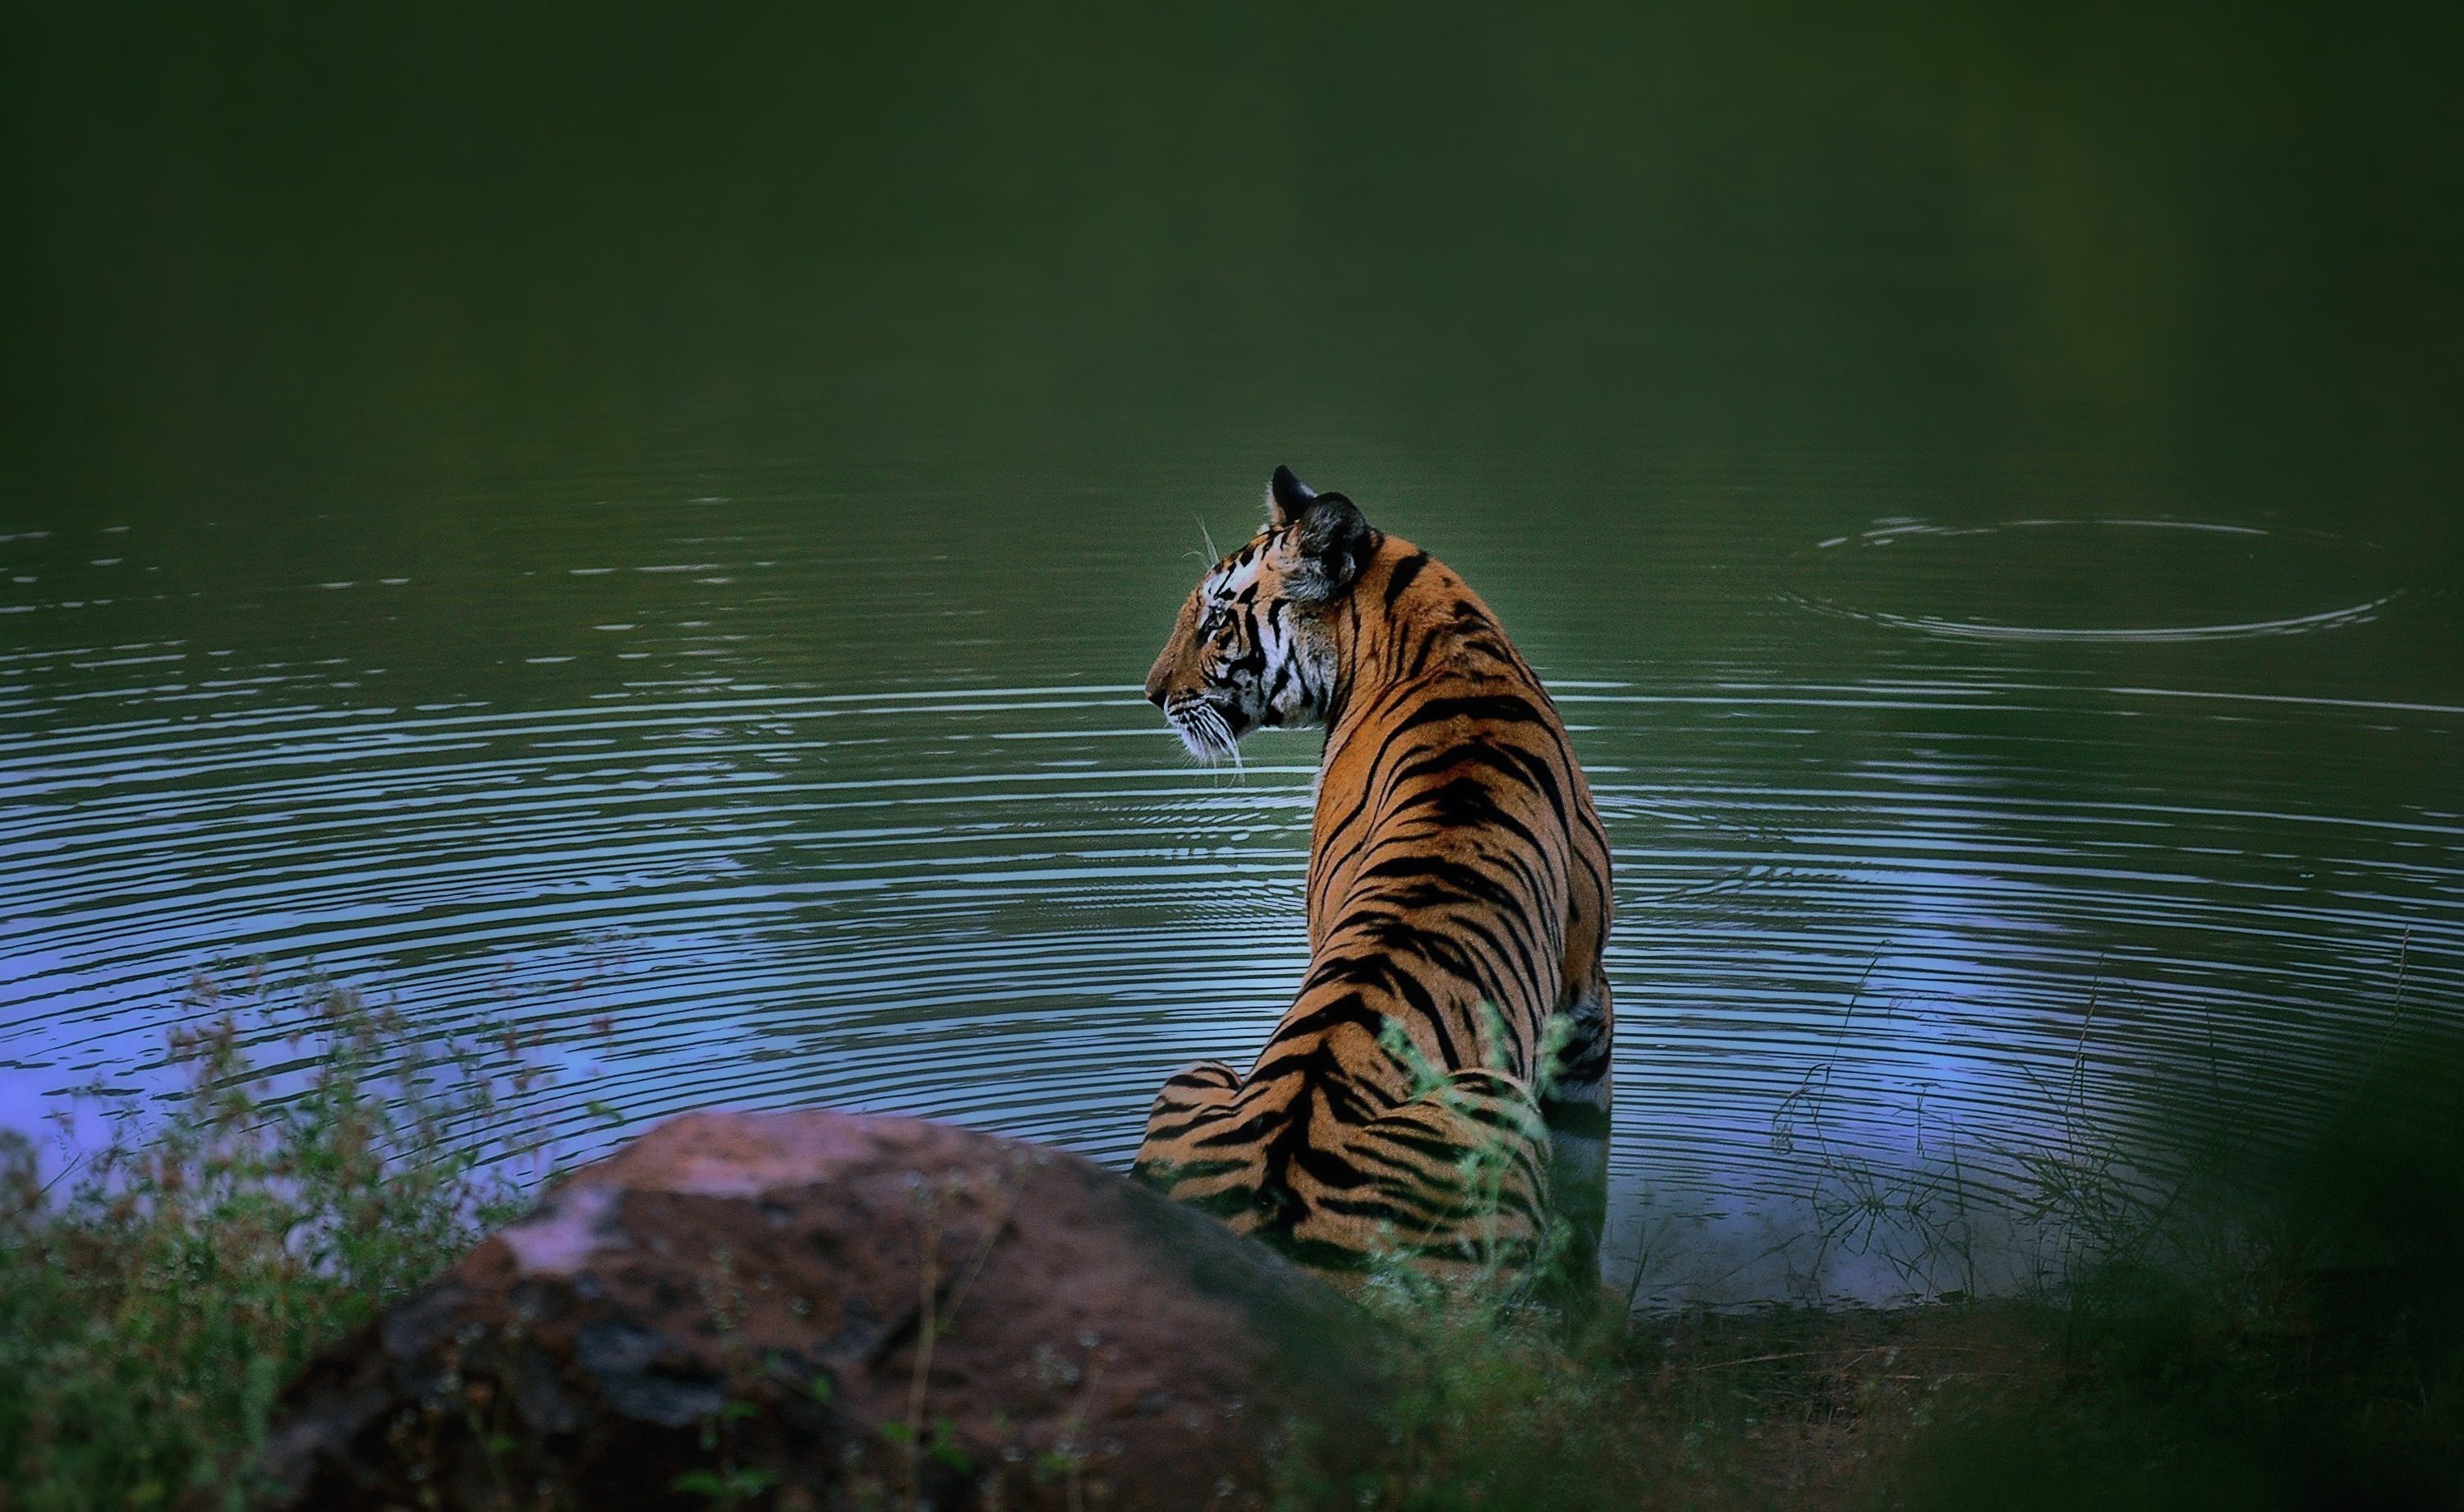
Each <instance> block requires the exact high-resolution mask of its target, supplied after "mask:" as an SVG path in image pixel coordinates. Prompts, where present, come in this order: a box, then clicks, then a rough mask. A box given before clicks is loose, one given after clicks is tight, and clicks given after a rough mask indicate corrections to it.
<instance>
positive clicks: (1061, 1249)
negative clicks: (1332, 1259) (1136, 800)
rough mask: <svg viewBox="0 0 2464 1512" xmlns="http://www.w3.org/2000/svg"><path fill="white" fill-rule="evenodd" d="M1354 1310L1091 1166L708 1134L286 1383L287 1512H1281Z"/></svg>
mask: <svg viewBox="0 0 2464 1512" xmlns="http://www.w3.org/2000/svg"><path fill="white" fill-rule="evenodd" d="M1379 1344H1380V1340H1379V1338H1378V1337H1377V1333H1376V1330H1375V1326H1373V1325H1372V1324H1371V1323H1370V1322H1369V1321H1368V1319H1367V1318H1366V1317H1365V1315H1363V1314H1361V1313H1360V1312H1359V1311H1358V1310H1357V1309H1355V1308H1354V1307H1353V1305H1352V1304H1350V1303H1348V1302H1346V1301H1345V1300H1343V1299H1342V1298H1340V1297H1338V1296H1337V1295H1336V1294H1335V1293H1334V1292H1333V1291H1331V1289H1329V1288H1328V1287H1326V1286H1325V1285H1323V1284H1322V1283H1320V1282H1317V1281H1315V1280H1313V1279H1312V1278H1310V1277H1309V1276H1307V1275H1305V1274H1304V1273H1302V1272H1300V1271H1299V1270H1297V1269H1295V1268H1293V1267H1291V1266H1290V1265H1288V1264H1287V1263H1285V1262H1284V1261H1283V1260H1279V1259H1277V1258H1276V1257H1274V1256H1272V1255H1270V1254H1268V1253H1267V1252H1265V1250H1264V1249H1261V1248H1259V1247H1257V1246H1255V1245H1253V1244H1251V1243H1249V1242H1248V1241H1246V1240H1243V1239H1240V1238H1235V1237H1233V1236H1232V1235H1231V1234H1229V1233H1227V1232H1226V1231H1224V1230H1223V1229H1222V1228H1221V1226H1219V1225H1218V1224H1216V1223H1214V1222H1213V1221H1212V1220H1210V1219H1207V1218H1205V1217H1203V1216H1199V1215H1198V1214H1196V1213H1193V1212H1190V1211H1188V1210H1186V1209H1183V1208H1179V1207H1176V1206H1174V1205H1173V1204H1171V1203H1169V1202H1166V1201H1164V1200H1163V1199H1162V1198H1160V1197H1158V1196H1156V1195H1155V1194H1152V1193H1149V1192H1147V1191H1145V1190H1143V1189H1141V1188H1138V1187H1135V1186H1133V1185H1132V1184H1131V1183H1130V1182H1128V1181H1127V1180H1125V1179H1124V1178H1122V1177H1120V1176H1117V1175H1113V1174H1111V1173H1110V1172H1104V1171H1101V1170H1098V1169H1097V1168H1095V1167H1094V1166H1091V1165H1089V1164H1088V1163H1087V1162H1085V1161H1083V1160H1080V1159H1078V1158H1076V1157H1074V1156H1071V1155H1067V1154H1062V1153H1059V1152H1057V1151H1054V1150H1045V1149H1041V1148H1038V1147H1036V1146H1032V1145H1025V1144H1021V1143H1018V1142H1015V1141H1011V1140H1005V1139H1000V1138H996V1137H993V1136H991V1135H987V1134H980V1133H975V1132H971V1131H969V1130H966V1129H954V1128H949V1127H946V1126H942V1125H938V1124H930V1123H925V1122H922V1121H920V1120H915V1119H906V1118H874V1117H863V1116H858V1115H852V1114H843V1113H833V1112H824V1111H813V1112H793V1113H760V1114H719V1113H697V1114H693V1115H690V1116H687V1117H684V1118H679V1119H676V1120H674V1121H672V1122H671V1123H668V1124H665V1125H662V1126H660V1127H659V1128H658V1129H653V1130H652V1131H651V1132H649V1134H646V1135H644V1136H643V1137H642V1138H640V1139H639V1140H637V1141H635V1142H634V1143H633V1144H631V1145H630V1146H628V1147H627V1148H626V1149H625V1150H622V1151H621V1152H619V1153H618V1154H616V1155H614V1156H612V1157H610V1158H609V1159H606V1160H604V1161H601V1162H599V1163H598V1164H596V1165H593V1166H590V1167H588V1168H586V1169H584V1170H583V1171H581V1172H577V1173H575V1174H574V1175H572V1176H570V1177H568V1178H566V1179H565V1180H563V1181H561V1182H559V1183H558V1184H557V1185H556V1186H555V1187H554V1188H553V1189H551V1190H550V1192H549V1193H548V1194H547V1196H546V1197H545V1199H544V1200H542V1201H541V1202H540V1204H539V1208H538V1209H537V1210H536V1211H535V1212H533V1213H532V1214H531V1215H530V1216H528V1217H526V1218H524V1219H522V1220H521V1221H520V1222H518V1223H516V1224H514V1225H512V1226H511V1227H508V1228H506V1229H505V1230H503V1231H502V1232H501V1233H498V1234H497V1235H495V1237H493V1238H489V1239H488V1240H486V1241H485V1242H483V1243H482V1244H480V1245H479V1246H478V1247H477V1248H476V1249H474V1250H473V1251H472V1252H471V1253H470V1254H469V1255H468V1256H466V1257H464V1258H463V1260H461V1261H460V1262H459V1263H457V1264H456V1265H454V1266H453V1267H452V1268H451V1270H449V1271H447V1272H446V1273H445V1274H444V1275H443V1276H441V1277H439V1278H438V1279H437V1280H436V1281H435V1282H431V1283H430V1284H429V1286H428V1287H427V1288H426V1289H425V1290H423V1291H421V1292H420V1293H419V1294H418V1295H416V1296H414V1297H412V1298H410V1299H409V1300H407V1301H406V1302H404V1303H402V1304H399V1305H397V1306H395V1307H393V1308H391V1309H390V1310H388V1311H387V1312H385V1314H384V1315H383V1316H382V1317H381V1318H379V1319H378V1320H377V1321H376V1322H375V1323H374V1324H373V1325H371V1326H368V1327H367V1328H364V1329H363V1330H362V1331H361V1332H360V1333H359V1334H357V1335H356V1336H354V1337H352V1338H350V1339H348V1340H346V1341H344V1342H343V1343H342V1344H341V1345H340V1346H338V1347H336V1348H332V1349H329V1350H328V1351H326V1352H325V1353H324V1354H323V1355H322V1356H320V1357H319V1360H318V1361H317V1362H316V1363H314V1364H313V1365H311V1366H310V1368H309V1369H308V1370H306V1371H305V1372H304V1373H303V1374H302V1375H301V1377H300V1378H299V1379H298V1380H297V1381H296V1382H295V1383H293V1385H292V1386H291V1388H290V1389H289V1391H287V1392H286V1393H285V1394H284V1396H283V1398H282V1400H281V1402H280V1404H279V1406H278V1408H277V1410H276V1413H275V1426H274V1431H273V1434H272V1435H271V1437H270V1439H269V1442H268V1445H267V1451H266V1459H265V1463H266V1466H267V1468H268V1470H269V1472H270V1473H271V1475H272V1476H273V1477H274V1479H275V1483H276V1485H277V1486H278V1487H279V1494H278V1495H277V1496H276V1497H275V1499H274V1501H273V1503H272V1504H273V1505H275V1506H280V1507H300V1508H305V1507H318V1508H324V1507H334V1508H380V1507H423V1506H435V1507H449V1508H451V1507H473V1508H475V1507H522V1508H530V1507H536V1506H561V1507H575V1508H589V1509H603V1508H625V1507H652V1506H660V1507H665V1506H697V1507H706V1506H715V1505H730V1504H733V1505H761V1506H779V1507H798V1506H804V1507H823V1506H842V1505H846V1506H891V1507H907V1506H927V1505H929V1506H934V1507H939V1508H959V1507H975V1506H984V1507H994V1506H998V1507H1043V1506H1050V1507H1067V1508H1071V1509H1073V1512H1074V1509H1076V1508H1081V1507H1090V1506H1101V1505H1111V1506H1116V1507H1176V1508H1178V1507H1190V1508H1206V1507H1215V1506H1249V1505H1259V1504H1263V1503H1264V1501H1265V1500H1266V1497H1267V1495H1268V1492H1269V1488H1270V1486H1271V1484H1272V1482H1273V1480H1274V1478H1275V1476H1276V1474H1277V1473H1278V1471H1279V1469H1280V1468H1281V1467H1282V1466H1283V1465H1284V1464H1285V1463H1286V1461H1287V1459H1288V1455H1289V1449H1290V1444H1289V1440H1288V1437H1287V1435H1289V1434H1290V1433H1291V1432H1292V1430H1293V1426H1294V1424H1295V1423H1297V1422H1301V1421H1304V1420H1306V1421H1309V1422H1314V1423H1317V1424H1319V1425H1321V1428H1322V1432H1320V1433H1319V1434H1318V1435H1316V1438H1317V1441H1318V1442H1319V1443H1321V1444H1322V1445H1324V1444H1339V1443H1343V1442H1346V1441H1347V1440H1348V1439H1349V1438H1350V1437H1351V1436H1353V1435H1355V1434H1357V1432H1358V1430H1359V1428H1360V1427H1361V1414H1362V1413H1364V1412H1365V1410H1366V1409H1367V1408H1368V1407H1369V1406H1370V1405H1371V1404H1372V1402H1373V1400H1374V1396H1375V1391H1376V1386H1377V1373H1376V1360H1377V1358H1378V1355H1379V1352H1380V1351H1379Z"/></svg>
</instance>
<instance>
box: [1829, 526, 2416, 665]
mask: <svg viewBox="0 0 2464 1512" xmlns="http://www.w3.org/2000/svg"><path fill="white" fill-rule="evenodd" d="M1799 567H1800V569H1801V570H1800V574H1799V584H1798V585H1797V586H1794V587H1792V588H1791V589H1790V590H1789V597H1790V598H1791V599H1793V601H1795V602H1796V603H1801V604H1803V605H1805V606H1806V607H1809V608H1813V609H1815V610H1818V611H1821V612H1824V613H1830V614H1837V615H1844V616H1846V617H1849V618H1852V619H1859V620H1864V621H1868V622H1870V623H1873V624H1877V625H1889V626H1892V627H1893V628H1896V629H1903V630H1912V631H1915V632H1917V633H1919V634H1924V635H1931V636H1941V637H1945V638H1948V639H1954V640H1992V641H2070V642H2100V641H2103V642H2166V641H2223V640H2240V639H2246V638H2251V637H2255V636H2268V635H2299V634H2305V633H2309V632H2313V631H2318V630H2328V629H2334V628H2337V627H2339V626H2342V625H2360V624H2365V623H2366V622H2368V621H2371V620H2375V619H2378V618H2379V617H2380V616H2381V615H2382V614H2384V613H2385V612H2386V611H2387V608H2388V607H2389V605H2391V604H2393V603H2395V602H2396V601H2397V600H2398V599H2400V598H2402V597H2403V596H2404V589H2403V588H2402V587H2401V586H2398V585H2397V584H2396V583H2395V582H2394V581H2393V580H2394V579H2395V578H2396V577H2397V570H2396V566H2395V564H2394V563H2393V561H2392V560H2391V559H2389V557H2388V554H2387V552H2386V551H2385V550H2384V549H2383V548H2380V547H2378V546H2374V545H2372V544H2370V543H2368V542H2366V541H2361V540H2355V539H2353V538H2351V537H2341V536H2333V535H2328V534H2325V533H2322V532H2317V531H2295V532H2277V531H2270V530H2263V529H2259V528H2255V527H2253V526H2247V525H2216V524H2205V523H2200V522H2195V521H2188V520H2166V519H2018V520H2010V521H2006V522H2004V523H2001V524H1993V525H1972V526H1959V525H1943V524H1934V523H1927V522H1923V521H1909V520H1893V521H1886V522H1884V523H1883V524H1881V525H1880V526H1878V527H1876V528H1875V529H1873V530H1869V531H1863V532H1860V533H1859V534H1857V535H1854V536H1839V537H1833V538H1831V539H1829V540H1826V541H1822V542H1820V543H1819V544H1817V545H1815V546H1813V547H1810V548H1808V549H1807V550H1806V551H1804V552H1802V553H1800V554H1799Z"/></svg>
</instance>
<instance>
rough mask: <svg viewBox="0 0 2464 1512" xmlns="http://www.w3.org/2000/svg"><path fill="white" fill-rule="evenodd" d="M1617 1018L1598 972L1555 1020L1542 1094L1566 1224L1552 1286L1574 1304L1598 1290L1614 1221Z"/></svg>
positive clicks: (1554, 1189) (1584, 1305)
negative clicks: (1607, 1232) (1606, 1232)
mask: <svg viewBox="0 0 2464 1512" xmlns="http://www.w3.org/2000/svg"><path fill="white" fill-rule="evenodd" d="M1613 1024H1614V1015H1613V1013H1612V1011H1611V1007H1610V1002H1609V984H1608V979H1607V978H1606V977H1597V978H1595V979H1594V980H1593V981H1591V982H1589V983H1587V984H1585V985H1584V986H1583V987H1582V988H1581V989H1580V990H1578V991H1577V992H1576V993H1575V994H1574V995H1573V997H1571V998H1570V1000H1569V1001H1568V1003H1567V1005H1566V1007H1565V1009H1564V1010H1563V1011H1562V1012H1561V1013H1560V1014H1559V1015H1558V1016H1557V1018H1556V1019H1555V1020H1554V1022H1553V1024H1552V1031H1553V1033H1554V1035H1555V1036H1556V1038H1557V1040H1558V1044H1557V1053H1556V1056H1555V1058H1554V1061H1553V1063H1552V1066H1551V1074H1550V1076H1549V1078H1548V1081H1547V1085H1546V1086H1545V1087H1544V1089H1543V1091H1542V1093H1541V1098H1540V1117H1541V1120H1542V1122H1543V1123H1545V1124H1546V1125H1547V1126H1548V1129H1549V1168H1550V1169H1549V1176H1550V1188H1551V1194H1552V1195H1553V1197H1554V1199H1555V1202H1554V1216H1555V1217H1556V1219H1557V1220H1558V1221H1559V1222H1560V1223H1562V1224H1563V1225H1564V1248H1563V1250H1562V1251H1561V1252H1560V1253H1559V1255H1558V1257H1557V1262H1556V1264H1555V1266H1554V1267H1553V1269H1554V1270H1555V1272H1556V1276H1555V1277H1554V1278H1553V1279H1552V1282H1551V1284H1552V1286H1553V1287H1554V1288H1555V1289H1557V1290H1559V1291H1560V1292H1561V1293H1562V1296H1563V1299H1564V1302H1565V1303H1566V1304H1568V1305H1570V1306H1573V1307H1575V1308H1578V1309H1585V1310H1587V1309H1588V1308H1589V1307H1590V1306H1591V1305H1592V1304H1593V1302H1594V1301H1595V1294H1596V1293H1597V1291H1598V1289H1599V1284H1600V1238H1601V1231H1602V1230H1603V1228H1605V1226H1606V1224H1607V1220H1608V1194H1609V1112H1610V1106H1611V1101H1612V1096H1613V1091H1614V1089H1613V1087H1612V1085H1611V1083H1610V1076H1609V1072H1610V1055H1609V1051H1610V1046H1611V1043H1612V1034H1613Z"/></svg>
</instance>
